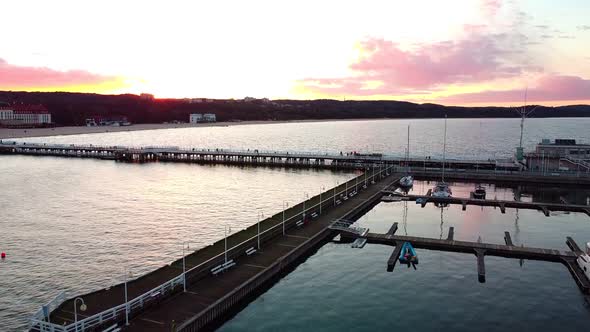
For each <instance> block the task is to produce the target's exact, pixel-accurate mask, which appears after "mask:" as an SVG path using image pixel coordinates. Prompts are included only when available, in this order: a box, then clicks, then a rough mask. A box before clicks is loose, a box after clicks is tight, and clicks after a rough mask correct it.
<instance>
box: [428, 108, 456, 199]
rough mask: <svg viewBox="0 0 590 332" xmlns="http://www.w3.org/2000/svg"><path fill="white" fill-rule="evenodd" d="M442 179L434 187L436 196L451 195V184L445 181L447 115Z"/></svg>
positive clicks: (433, 192)
mask: <svg viewBox="0 0 590 332" xmlns="http://www.w3.org/2000/svg"><path fill="white" fill-rule="evenodd" d="M443 142H444V143H443V160H442V180H441V181H440V182H437V183H436V186H434V188H433V189H432V196H434V197H451V195H452V194H453V193H452V191H451V188H450V187H449V185H448V184H447V183H446V182H445V160H446V151H447V117H446V116H445V137H444V141H443Z"/></svg>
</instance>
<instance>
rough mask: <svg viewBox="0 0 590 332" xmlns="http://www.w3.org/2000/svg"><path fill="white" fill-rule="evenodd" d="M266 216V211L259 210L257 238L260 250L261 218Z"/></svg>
mask: <svg viewBox="0 0 590 332" xmlns="http://www.w3.org/2000/svg"><path fill="white" fill-rule="evenodd" d="M262 218H264V213H263V212H260V211H258V227H257V228H258V236H257V240H258V250H260V219H262Z"/></svg>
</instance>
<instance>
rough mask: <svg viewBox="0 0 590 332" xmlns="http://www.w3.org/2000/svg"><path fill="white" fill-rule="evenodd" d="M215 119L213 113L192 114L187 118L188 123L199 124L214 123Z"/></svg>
mask: <svg viewBox="0 0 590 332" xmlns="http://www.w3.org/2000/svg"><path fill="white" fill-rule="evenodd" d="M216 121H217V117H216V116H215V114H213V113H205V114H201V113H193V114H191V115H190V117H189V122H190V123H201V122H216Z"/></svg>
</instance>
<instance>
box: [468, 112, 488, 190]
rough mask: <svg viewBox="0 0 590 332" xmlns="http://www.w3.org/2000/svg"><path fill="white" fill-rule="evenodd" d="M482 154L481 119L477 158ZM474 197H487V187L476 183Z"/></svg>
mask: <svg viewBox="0 0 590 332" xmlns="http://www.w3.org/2000/svg"><path fill="white" fill-rule="evenodd" d="M480 155H481V121H480V122H479V153H478V154H477V158H478V159H479V158H480ZM471 195H472V197H473V198H475V199H486V188H485V187H484V186H482V185H481V184H480V183H478V184H476V185H475V189H474V190H473V191H472V193H471Z"/></svg>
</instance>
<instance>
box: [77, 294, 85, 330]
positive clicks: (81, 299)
mask: <svg viewBox="0 0 590 332" xmlns="http://www.w3.org/2000/svg"><path fill="white" fill-rule="evenodd" d="M78 300H80V301H81V302H82V304H81V305H80V311H82V312H84V311H86V309H87V307H86V303H84V299H83V298H81V297H77V298H75V299H74V325H75V326H76V332H78V307H77V306H76V302H78Z"/></svg>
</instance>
